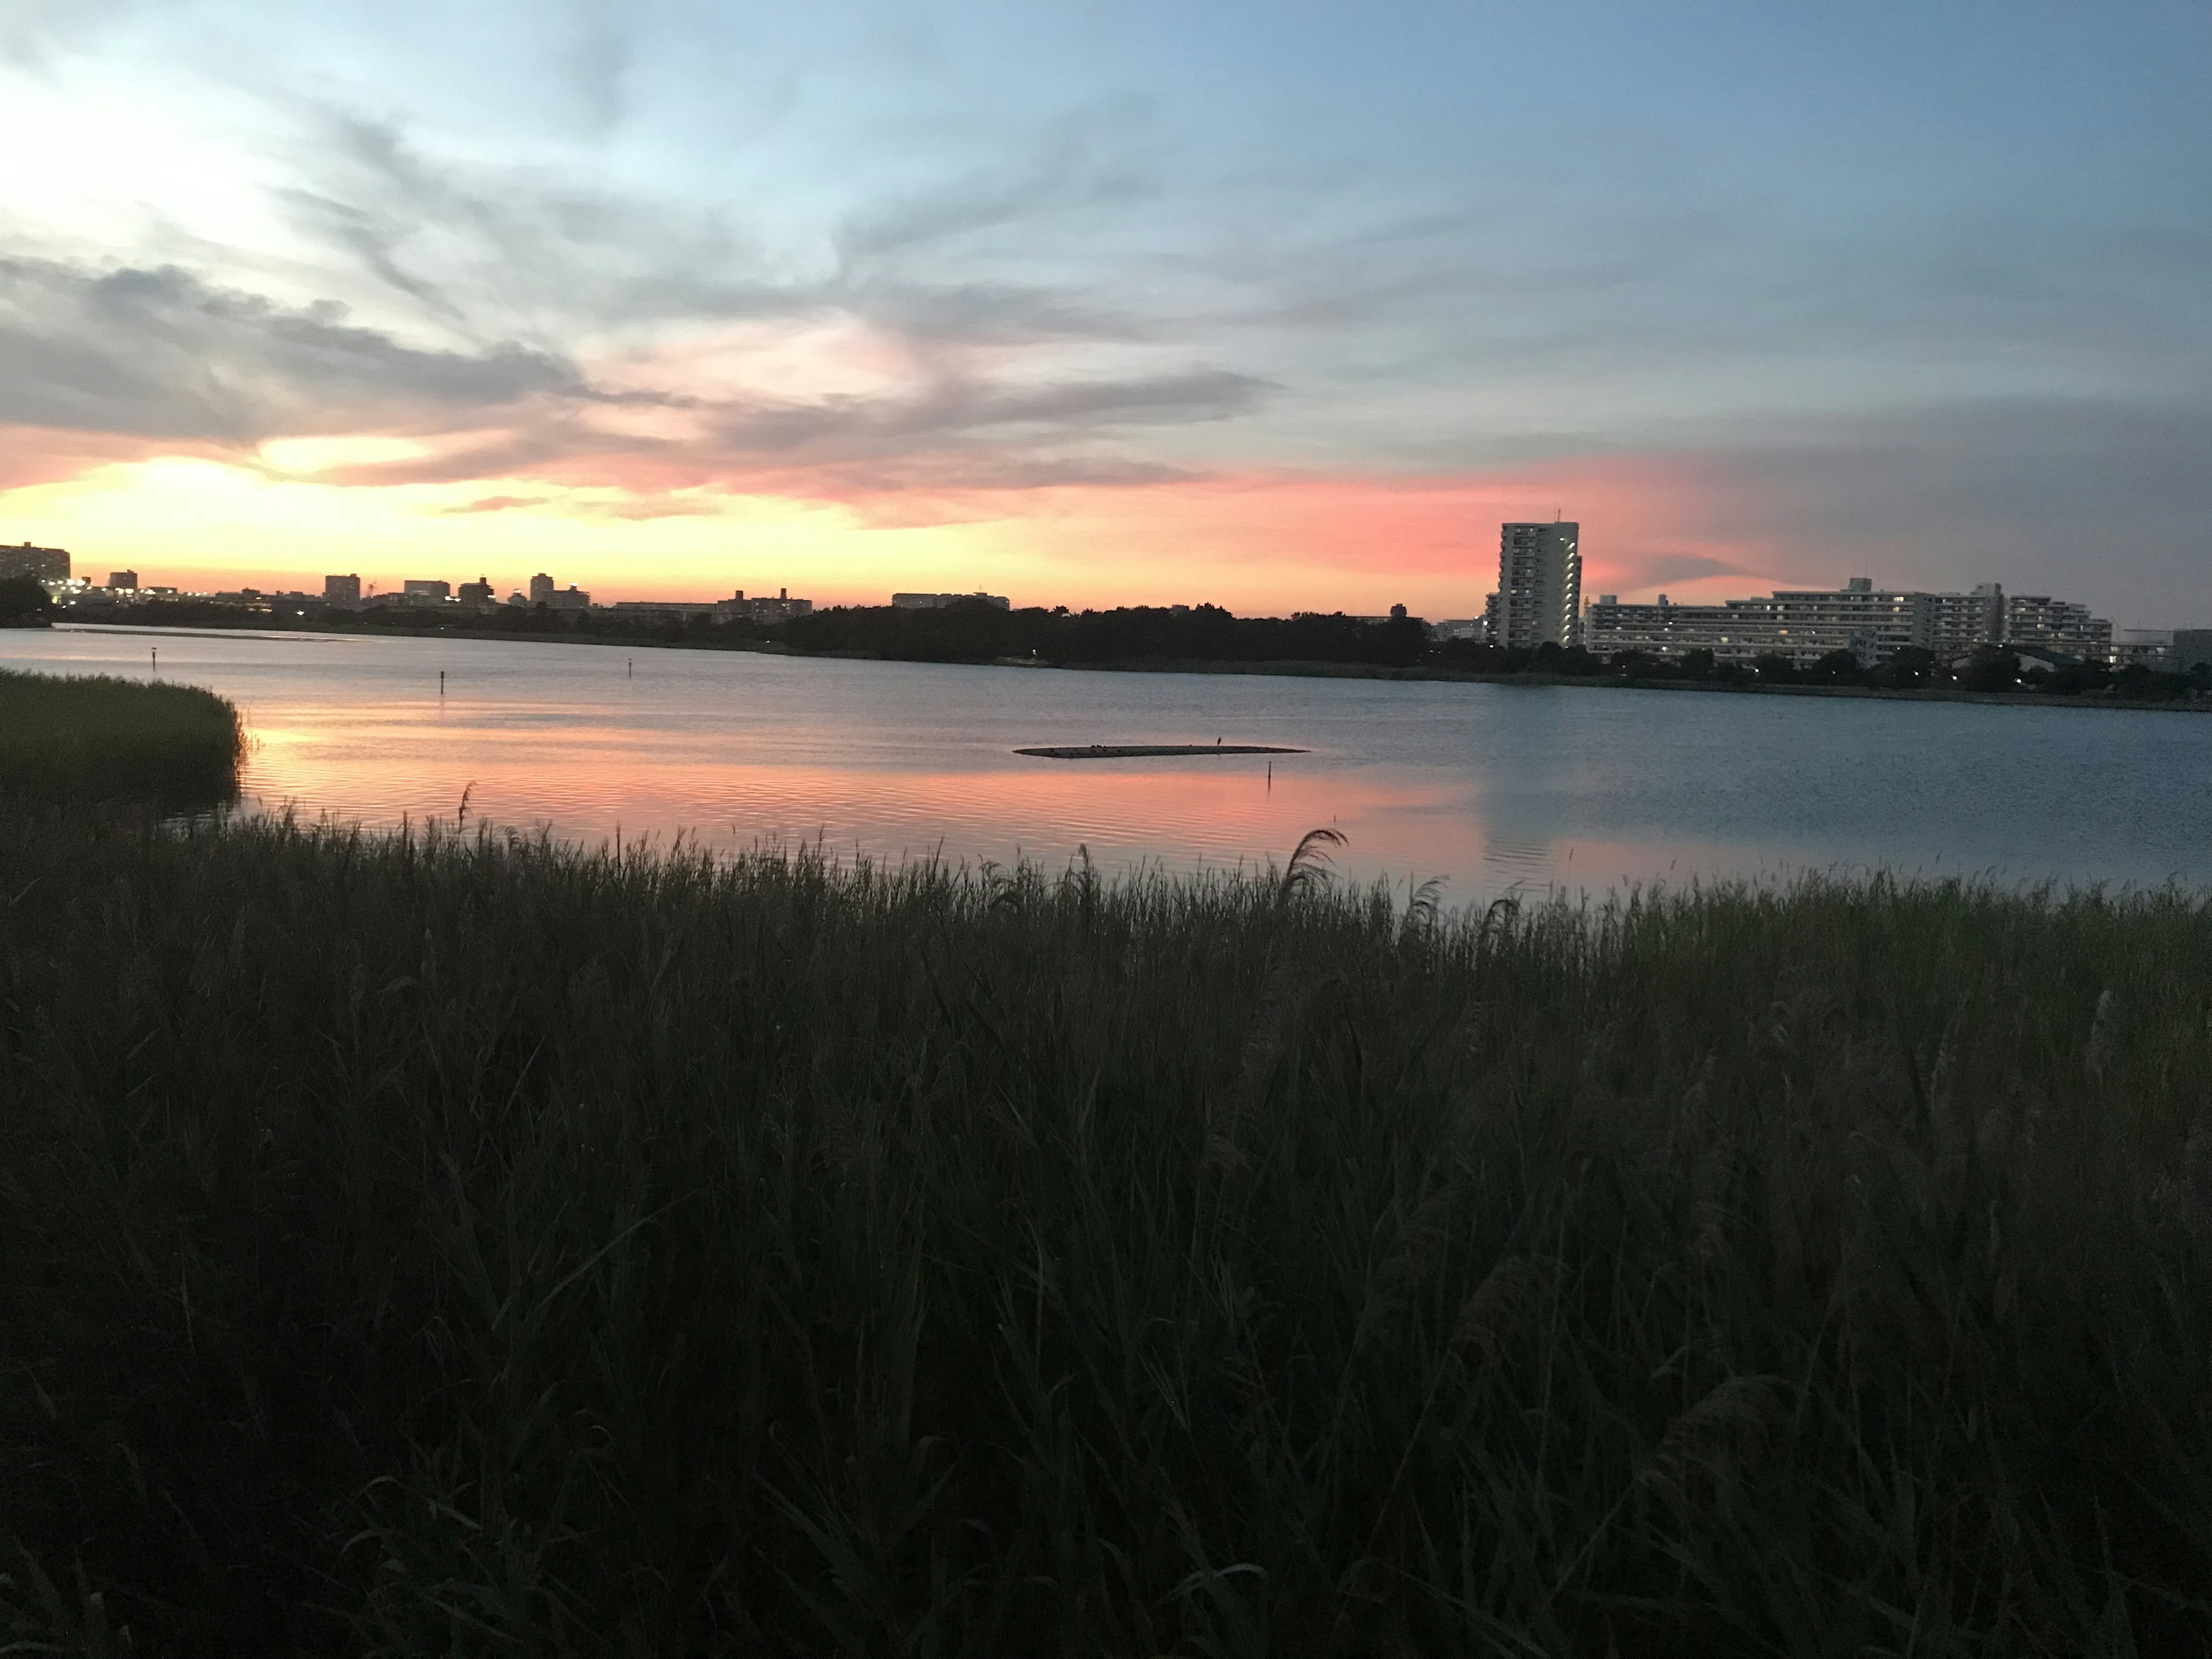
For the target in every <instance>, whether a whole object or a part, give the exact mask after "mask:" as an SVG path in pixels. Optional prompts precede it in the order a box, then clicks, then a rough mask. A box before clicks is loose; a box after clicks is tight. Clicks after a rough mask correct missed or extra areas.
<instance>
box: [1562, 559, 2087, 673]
mask: <svg viewBox="0 0 2212 1659" xmlns="http://www.w3.org/2000/svg"><path fill="white" fill-rule="evenodd" d="M2001 641H2002V642H2009V643H2014V644H2018V645H2022V646H2038V647H2044V648H2045V649H2048V650H2052V651H2057V652H2058V653H2061V654H2063V655H2066V656H2071V657H2078V658H2080V659H2082V660H2083V661H2086V662H2096V663H2105V662H2109V661H2110V660H2111V659H2112V624H2111V623H2107V622H2105V621H2104V620H2102V619H2101V618H2100V617H2092V616H2090V615H2089V613H2088V611H2087V607H2085V606H2082V605H2071V604H2068V603H2066V602H2063V601H2059V600H2053V599H2035V598H2023V597H2021V596H2018V595H2015V596H2014V597H2013V598H2012V599H2007V598H2006V597H2005V593H2004V590H2003V589H2002V588H2001V587H1999V586H1996V584H1995V583H1993V582H1985V583H1984V584H1983V585H1982V586H1979V587H1977V588H1976V589H1975V590H1974V591H1973V592H1971V593H1921V592H1905V591H1901V590H1897V589H1889V588H1876V587H1875V585H1874V583H1873V581H1872V580H1870V579H1869V578H1867V577H1865V576H1853V577H1852V578H1850V580H1848V581H1847V582H1845V583H1844V586H1842V587H1840V588H1833V589H1822V588H1814V589H1793V590H1784V591H1781V592H1775V593H1771V594H1769V595H1768V596H1767V597H1765V599H1729V600H1726V601H1724V602H1723V603H1722V604H1719V605H1669V604H1668V602H1667V597H1666V595H1665V594H1663V593H1662V594H1661V595H1660V597H1659V602H1658V603H1657V604H1656V605H1621V604H1620V603H1619V602H1617V601H1615V600H1614V599H1613V596H1612V595H1611V594H1607V595H1605V596H1604V597H1603V598H1601V599H1599V601H1598V602H1597V603H1596V604H1595V605H1592V606H1591V607H1590V608H1589V612H1588V614H1587V615H1586V616H1585V617H1583V643H1584V644H1585V645H1587V646H1588V647H1589V649H1590V650H1592V651H1593V652H1595V653H1597V654H1598V655H1600V656H1610V655H1612V654H1613V653H1615V652H1619V651H1646V652H1650V653H1651V654H1652V655H1654V656H1670V657H1680V656H1683V655H1686V653H1689V652H1692V651H1699V650H1703V651H1710V652H1711V653H1713V655H1714V656H1715V657H1716V658H1717V659H1719V660H1720V661H1723V662H1749V661H1750V660H1752V659H1753V658H1755V657H1763V656H1780V657H1787V658H1789V659H1790V661H1791V662H1793V663H1794V664H1796V665H1797V666H1799V667H1801V668H1802V667H1806V666H1808V665H1811V664H1813V663H1815V662H1817V661H1819V660H1820V659H1821V658H1822V657H1825V656H1826V655H1827V654H1828V653H1830V652H1832V651H1849V652H1850V653H1852V654H1853V655H1854V656H1856V657H1857V659H1859V661H1860V662H1861V663H1862V664H1863V665H1867V666H1869V667H1870V666H1872V665H1874V664H1875V663H1877V662H1880V661H1881V659H1883V658H1885V657H1887V656H1889V655H1891V654H1893V653H1895V652H1897V651H1899V650H1902V649H1904V648H1905V647H1917V648H1918V649H1921V650H1923V651H1929V652H1932V653H1934V654H1935V655H1936V657H1937V659H1940V660H1942V661H1947V662H1948V661H1952V660H1955V659H1957V658H1960V657H1963V656H1966V655H1968V654H1969V653H1972V651H1973V650H1974V649H1975V648H1976V647H1978V646H1983V645H1993V644H1996V643H1999V642H2001Z"/></svg>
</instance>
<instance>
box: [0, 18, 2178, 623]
mask: <svg viewBox="0 0 2212 1659" xmlns="http://www.w3.org/2000/svg"><path fill="white" fill-rule="evenodd" d="M1263 22H1264V23H1265V27H1262V26H1261V25H1262V23H1263ZM2209 68H2212V19H2208V18H2207V16H2206V15H2204V14H2203V11H2202V9H2191V8H2186V7H2183V6H2178V5H2176V6H2166V5H2155V4H2142V3H2137V4H2130V5H2125V6H2122V7H2119V8H2116V9H2108V10H2106V11H2105V12H2102V13H2100V14H2099V15H2098V16H2097V17H2096V18H2095V19H2093V20H2092V19H2088V18H2087V17H2075V16H2071V15H2062V14H2059V13H2057V12H2053V13H2051V14H2050V15H2046V16H2042V17H2041V18H2040V21H2039V23H2038V24H2037V26H2036V27H2024V26H2021V25H2020V23H2019V21H2018V20H2016V19H2011V18H1998V17H1996V16H1995V15H1990V14H1980V13H1968V12H1966V11H1965V10H1963V9H1954V10H1942V9H1938V10H1936V12H1935V13H1933V14H1930V13H1929V12H1928V11H1926V10H1925V9H1908V8H1905V7H1902V6H1889V5H1865V4H1863V5H1858V6H1854V7H1849V8H1840V9H1834V10H1832V11H1830V12H1828V13H1826V14H1823V15H1820V16H1818V17H1801V16H1796V15H1790V16H1788V17H1782V16H1776V17H1763V16H1747V15H1737V14H1727V15H1723V14H1720V13H1717V12H1716V13H1712V14H1711V15H1707V14H1705V13H1703V12H1700V11H1698V10H1697V9H1694V8H1692V9H1682V10H1679V11H1677V12H1674V13H1673V14H1671V15H1670V18H1669V19H1668V21H1655V20H1653V19H1649V18H1638V17H1633V16H1631V15H1626V14H1625V13H1622V12H1620V11H1619V10H1617V9H1612V8H1608V7H1603V6H1596V5H1582V6H1568V7H1564V8H1559V9H1547V12H1546V13H1545V14H1544V15H1542V16H1541V17H1539V16H1538V15H1534V14H1533V13H1531V14H1524V13H1522V12H1520V11H1516V10H1513V9H1507V8H1503V7H1490V8H1480V9H1453V10H1450V11H1445V10H1443V9H1429V8H1425V7H1418V6H1411V5H1407V6H1401V7H1396V8H1392V9H1389V10H1388V11H1387V12H1385V13H1383V14H1379V15H1378V14H1376V13H1373V12H1370V11H1358V12H1355V11H1354V10H1352V9H1349V8H1344V9H1336V10H1328V9H1313V10H1309V11H1306V12H1303V13H1299V14H1297V15H1294V16H1290V17H1282V16H1277V15H1272V14H1270V15H1268V17H1267V18H1266V19H1263V18H1262V16H1261V14H1259V13H1257V12H1255V11H1253V10H1250V9H1246V8H1243V7H1240V6H1235V5H1220V6H1215V7H1212V8H1207V9H1197V10H1192V9H1167V8H1156V9H1152V10H1148V11H1146V12H1145V13H1144V15H1141V16H1139V17H1134V18H1130V17H1128V16H1127V14H1126V13H1124V12H1122V11H1121V10H1119V9H1116V10H1110V11H1109V9H1104V8H1093V7H1077V8H1072V9H1060V10H1057V11H1055V12H1054V13H1053V14H1052V15H1035V14H1030V13H1027V12H1024V11H1022V10H1020V9H1012V8H1001V7H998V6H994V5H987V4H980V3H971V4H963V5H954V6H939V7H936V8H933V9H929V10H927V11H926V12H921V13H913V12H909V11H908V10H906V9H896V10H895V9H890V8H883V9H876V8H872V7H869V6H854V7H852V8H848V9H842V10H841V11H840V12H839V13H838V14H837V15H836V16H835V17H834V18H833V17H829V16H827V15H823V16H813V17H805V18H794V17H790V16H785V15H777V14H770V13H768V12H766V11H763V12H760V13H758V14H754V13H748V12H744V11H743V10H739V9H714V10H713V11H711V12H710V11H708V10H704V9H688V8H686V7H684V6H681V5H675V4H665V5H650V6H645V7H640V8H633V9H627V10H623V11H621V12H617V10H616V9H613V8H611V7H600V6H598V5H595V4H589V3H586V4H580V5H577V6H574V7H566V8H562V9H559V10H557V11H556V10H554V9H547V8H543V7H534V6H525V5H516V4H493V5H488V6H486V7H483V8H479V9H472V11H471V16H470V18H469V20H468V21H466V22H465V24H459V25H456V24H455V23H453V21H452V19H451V16H450V14H449V11H448V10H447V9H433V8H430V7H428V5H426V4H416V3H411V0H399V3H396V4H387V5H380V6H378V7H376V8H373V9H372V8H367V7H352V6H346V5H340V6H337V7H333V8H329V9H323V10H321V11H319V12H318V14H317V15H315V16H314V17H313V19H312V20H304V19H299V18H296V17H294V16H292V15H291V14H289V12H282V11H280V10H279V9H277V8H276V7H274V6H273V5H261V4H256V3H248V0H233V3H228V4H197V5H194V4H187V5H184V6H180V7H169V8H156V7H152V6H148V5H143V4H135V3H131V0H117V3H113V4H109V5H104V6H100V7H91V8H81V9H74V10H71V11H69V12H67V13H64V10H62V9H31V10H28V11H26V12H23V13H21V14H18V15H13V16H11V17H9V19H8V20H6V21H0V87H4V88H5V90H6V92H7V94H8V96H9V100H10V107H11V109H12V110H13V111H14V112H15V119H14V120H13V121H12V122H11V123H10V124H9V130H8V131H7V132H6V133H5V134H4V135H0V180H4V181H5V182H0V540H5V541H9V542H21V541H25V540H28V541H31V542H33V543H36V544H43V545H58V546H66V547H70V548H71V549H72V550H74V551H75V552H76V556H77V558H78V559H79V560H80V562H81V565H82V568H107V567H109V566H112V567H114V568H125V567H131V568H139V569H141V570H142V571H144V572H145V573H146V574H148V575H149V579H153V578H154V577H155V572H157V571H159V572H164V573H167V574H165V575H163V576H161V578H159V579H160V580H173V581H176V582H178V583H179V584H180V585H184V584H189V585H191V586H210V587H215V586H221V587H233V586H241V585H256V586H269V585H270V584H271V583H273V582H281V583H283V584H285V585H292V584H295V583H307V584H313V583H315V582H317V581H319V575H320V574H321V573H323V572H325V571H328V570H356V569H357V570H360V571H361V572H362V574H363V575H364V577H365V578H367V579H368V580H376V581H378V582H379V583H380V584H383V583H385V582H386V581H389V582H390V583H392V584H393V585H396V584H397V583H398V581H399V580H403V579H404V575H405V574H406V572H407V570H409V569H412V570H416V571H417V572H419V571H420V570H422V569H426V568H438V569H441V570H447V571H451V572H459V571H463V570H464V569H465V574H467V575H471V576H472V575H474V574H477V572H478V570H479V569H483V570H485V571H498V570H506V571H510V572H512V571H517V570H520V571H522V572H525V573H526V572H528V571H532V570H537V569H541V568H560V569H562V570H564V571H566V572H568V573H570V574H568V575H567V576H566V577H564V580H574V582H576V583H578V584H579V585H580V586H583V587H585V588H586V589H590V590H592V591H594V592H606V593H608V594H609V595H611V596H620V597H635V598H644V599H678V598H683V597H687V596H690V595H695V594H698V593H702V592H706V593H713V592H722V591H725V590H726V589H727V588H728V587H729V586H732V585H733V584H734V585H739V586H742V585H744V584H745V580H746V576H747V574H748V573H754V572H758V573H763V574H762V576H760V577H759V578H757V580H769V577H768V575H767V574H766V573H774V576H773V580H774V581H775V582H777V583H782V582H789V583H790V584H792V585H793V588H794V591H805V592H811V593H813V594H814V595H815V596H816V597H817V602H818V603H823V604H837V603H841V602H849V601H854V600H859V599H863V598H865V597H866V596H867V595H870V594H880V593H884V592H892V591H895V590H899V589H920V588H939V589H942V590H945V591H963V590H967V589H970V588H975V587H978V586H981V587H986V588H988V589H990V590H991V591H994V592H1017V593H1038V594H1042V593H1049V594H1051V595H1052V596H1053V599H1054V602H1066V603H1070V604H1078V605H1114V604H1121V603H1135V602H1140V601H1144V600H1146V599H1158V598H1159V597H1161V596H1164V595H1168V594H1170V593H1172V594H1174V595H1175V596H1176V597H1178V598H1182V597H1188V598H1206V597H1210V598H1212V599H1217V600H1218V601H1219V602H1221V603H1223V604H1225V605H1230V606H1231V608H1233V609H1237V610H1239V611H1263V610H1267V611H1272V610H1290V609H1304V608H1314V609H1322V610H1330V609H1338V608H1340V609H1343V610H1346V611H1370V610H1373V609H1375V608H1376V607H1377V606H1378V605H1380V604H1383V603H1386V602H1389V601H1392V600H1402V601H1404V602H1405V603H1407V604H1408V605H1409V606H1410V607H1411V608H1412V609H1413V610H1414V611H1416V612H1419V613H1421V614H1425V615H1429V616H1431V617H1452V616H1464V615H1466V614H1468V612H1469V611H1471V610H1473V609H1476V608H1479V606H1480V600H1481V596H1482V594H1483V593H1484V592H1487V591H1488V588H1489V587H1490V586H1492V585H1494V575H1492V574H1489V572H1490V570H1491V568H1492V566H1493V565H1494V561H1495V549H1496V542H1495V536H1496V528H1495V526H1497V525H1498V524H1499V523H1500V522H1502V521H1536V520H1548V519H1550V518H1552V517H1553V516H1554V514H1555V513H1564V514H1565V516H1566V517H1569V518H1571V519H1574V520H1578V521H1579V522H1581V523H1582V524H1583V526H1586V532H1587V545H1586V548H1585V550H1584V557H1585V563H1586V569H1585V572H1584V574H1583V591H1584V592H1585V593H1589V592H1598V591H1600V590H1602V591H1605V592H1615V593H1620V594H1622V595H1624V596H1626V597H1629V598H1637V597H1648V596H1650V595H1651V594H1653V593H1655V592H1658V591H1660V590H1662V589H1663V590H1665V591H1668V592H1670V593H1672V594H1674V595H1675V596H1676V597H1678V598H1680V599H1685V600H1717V599H1722V598H1725V597H1729V596H1732V595H1735V594H1741V593H1744V592H1754V591H1758V590H1759V589H1762V588H1779V587H1787V586H1814V585H1819V584H1820V583H1822V582H1825V581H1826V580H1832V574H1831V573H1833V572H1835V571H1837V570H1850V571H1868V572H1870V573H1872V574H1874V575H1875V577H1876V578H1877V580H1880V581H1881V582H1882V583H1883V584H1885V585H1887V586H1898V587H1905V588H1916V589H1927V590H1931V591H1933V590H1943V591H1951V590H1964V589H1967V588H1971V587H1972V586H1973V585H1974V584H1975V583H1977V582H1978V581H1981V580H2003V581H2005V582H2006V583H2007V584H2008V585H2017V586H2019V587H2020V588H2021V589H2022V590H2024V591H2031V592H2042V591H2056V592H2066V593H2069V594H2071V595H2074V596H2075V597H2077V598H2078V599H2081V600H2082V601H2083V602H2085V603H2087V604H2088V605H2091V606H2092V607H2093V609H2095V610H2096V611H2098V612H2099V613H2100V614H2102V615H2108V616H2110V617H2112V618H2113V619H2114V620H2115V622H2116V623H2120V624H2122V625H2131V624H2137V623H2151V622H2155V621H2158V620H2160V619H2161V618H2165V617H2169V616H2170V615H2172V614H2173V613H2175V612H2177V611H2179V612H2181V613H2184V614H2185V615H2187V616H2188V617H2190V618H2191V619H2192V620H2195V619H2201V617H2203V616H2205V615H2212V577H2208V574H2207V572H2208V568H2212V559H2208V558H2207V554H2208V553H2212V483H2208V481H2207V480H2206V479H2205V478H2204V477H2202V476H2201V475H2202V474H2203V472H2204V471H2205V469H2204V468H2203V465H2202V457H2203V454H2204V453H2212V391H2208V389H2207V388H2208V387H2212V295H2208V292H2207V290H2206V288H2205V285H2204V284H2203V282H2202V271H2203V269H2204V267H2205V265H2206V264H2207V262H2208V260H2212V238H2208V234H2207V233H2206V232H2205V231H2204V230H2203V224H2204V222H2205V220H2206V213H2205V209H2206V207H2207V205H2208V204H2212V114H2209V113H2208V112H2207V110H2206V109H2205V107H2204V100H2203V99H2202V98H2201V89H2202V86H2203V82H2204V79H2205V77H2206V73H2207V70H2208V69H2209ZM279 89H281V90H279ZM392 550H404V551H405V557H404V559H400V558H398V557H397V556H396V555H395V554H394V553H393V551H392ZM501 580H502V581H504V580H507V579H506V578H504V577H502V578H501Z"/></svg>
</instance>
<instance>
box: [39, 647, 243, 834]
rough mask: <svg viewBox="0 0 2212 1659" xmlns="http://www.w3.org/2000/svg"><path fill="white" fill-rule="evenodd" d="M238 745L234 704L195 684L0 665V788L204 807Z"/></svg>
mask: <svg viewBox="0 0 2212 1659" xmlns="http://www.w3.org/2000/svg"><path fill="white" fill-rule="evenodd" d="M245 752H246V737H245V732H244V731H243V729H242V728H241V727H240V725H239V720H238V710H237V709H236V708H233V707H232V706H231V705H230V703H228V702H226V701H225V700H224V699H222V698H221V697H219V696H216V694H215V693H214V692H212V691H208V690H202V689H201V688H200V687H198V686H192V685H173V684H166V683H163V682H161V681H153V682H148V681H143V680H125V679H117V678H113V677H112V676H110V675H105V674H102V675H88V676H83V677H70V678H60V677H56V676H53V675H47V674H21V673H16V672H15V671H11V670H9V669H0V794H4V795H6V796H8V797H10V798H13V799H18V800H25V799H28V800H33V801H52V800H118V799H123V800H135V801H143V802H149V803H151V804H154V805H160V806H166V807H171V808H177V809H181V808H204V807H210V806H214V805H219V804H221V803H222V802H223V801H225V800H228V799H230V798H231V797H232V796H234V794H236V793H237V792H238V767H239V763H240V760H241V759H243V758H244V756H245Z"/></svg>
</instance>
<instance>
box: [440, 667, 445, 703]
mask: <svg viewBox="0 0 2212 1659" xmlns="http://www.w3.org/2000/svg"><path fill="white" fill-rule="evenodd" d="M438 695H439V696H441V697H442V696H445V695H446V671H445V670H444V669H442V668H441V669H440V670H439V671H438Z"/></svg>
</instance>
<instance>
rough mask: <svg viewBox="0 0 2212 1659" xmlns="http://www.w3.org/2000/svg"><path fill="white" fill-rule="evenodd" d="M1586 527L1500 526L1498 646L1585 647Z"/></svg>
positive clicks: (1494, 639) (1494, 637) (1494, 630)
mask: <svg viewBox="0 0 2212 1659" xmlns="http://www.w3.org/2000/svg"><path fill="white" fill-rule="evenodd" d="M1582 620H1583V556H1582V526H1580V525H1578V524H1568V523H1565V522H1561V523H1557V524H1505V525H1500V526H1498V617H1497V621H1496V624H1495V626H1494V627H1493V628H1492V631H1491V635H1490V638H1491V642H1492V644H1495V645H1508V646H1511V645H1518V646H1538V645H1545V644H1552V645H1559V646H1569V645H1577V644H1579V643H1581V641H1582Z"/></svg>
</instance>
